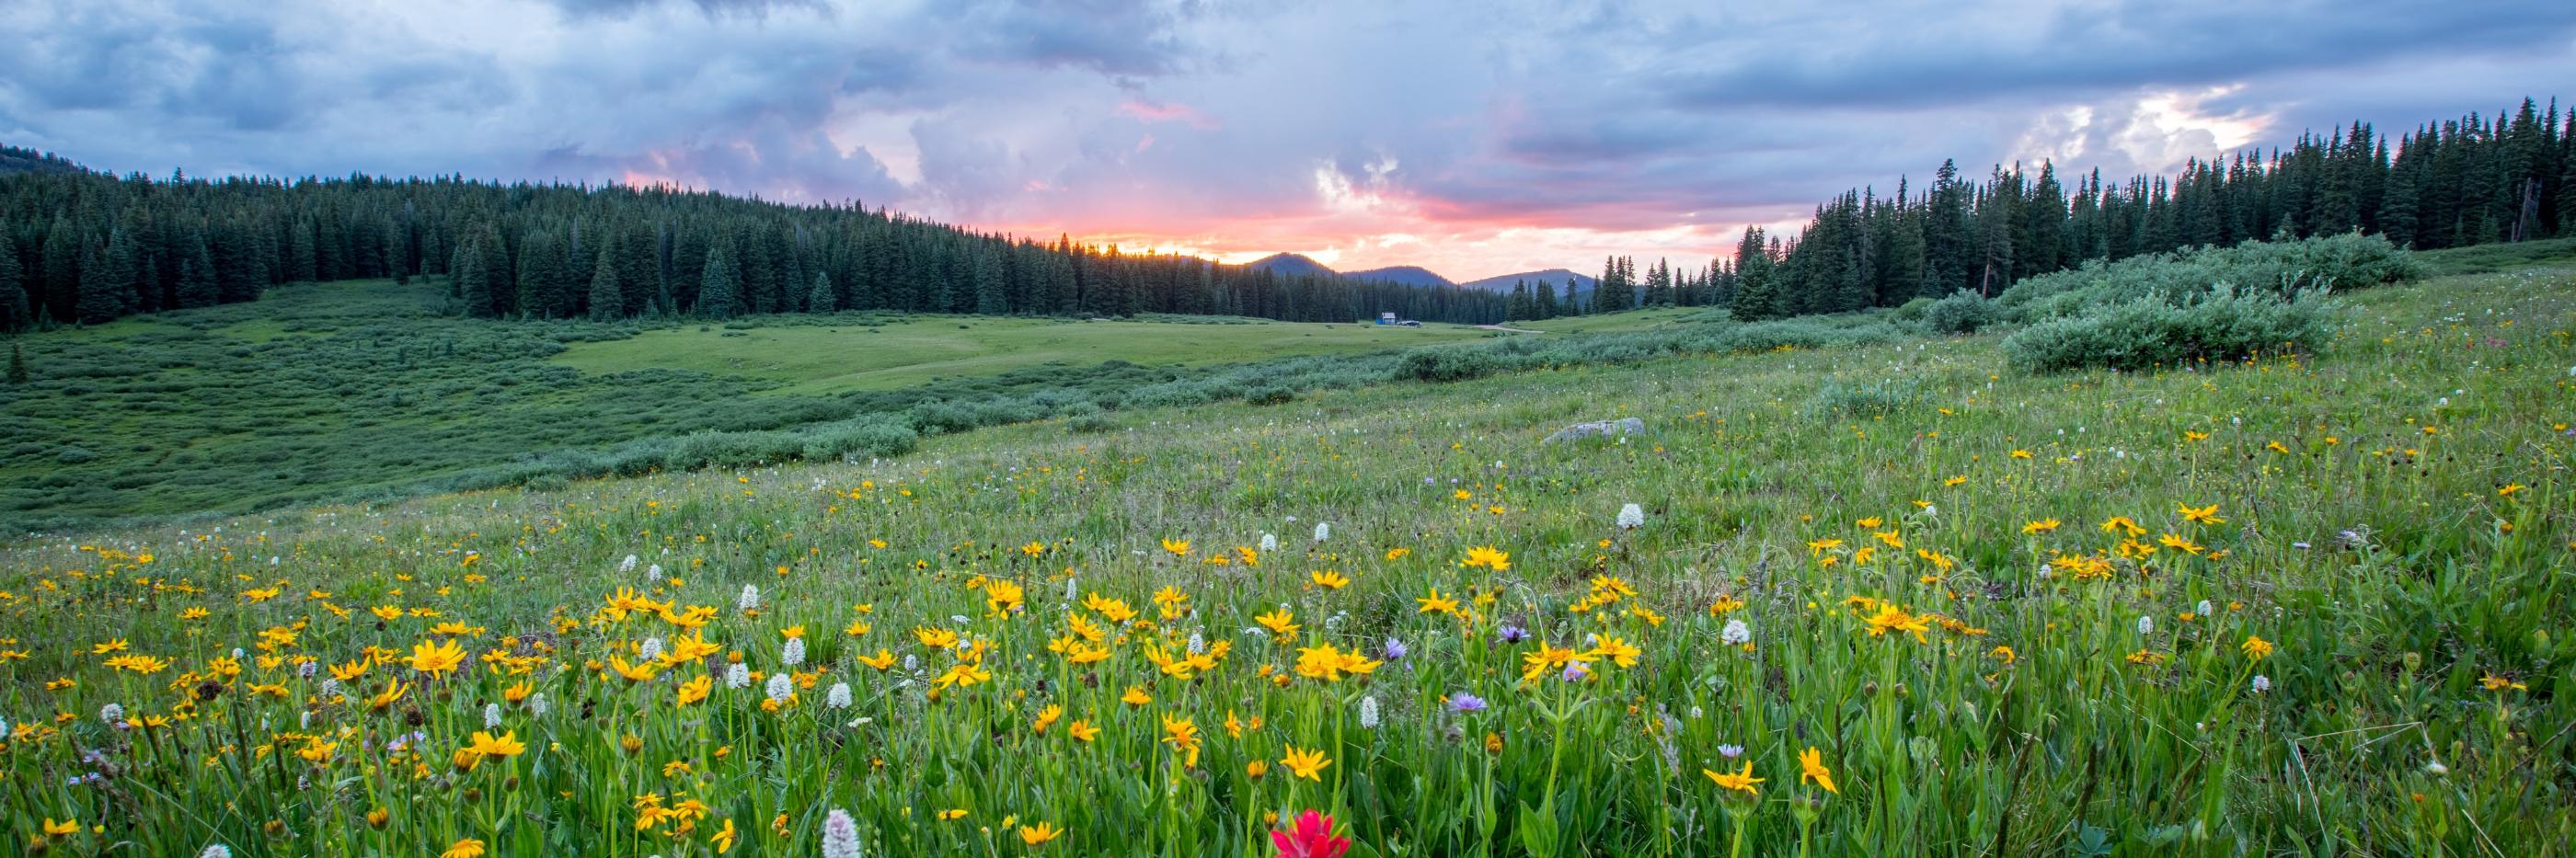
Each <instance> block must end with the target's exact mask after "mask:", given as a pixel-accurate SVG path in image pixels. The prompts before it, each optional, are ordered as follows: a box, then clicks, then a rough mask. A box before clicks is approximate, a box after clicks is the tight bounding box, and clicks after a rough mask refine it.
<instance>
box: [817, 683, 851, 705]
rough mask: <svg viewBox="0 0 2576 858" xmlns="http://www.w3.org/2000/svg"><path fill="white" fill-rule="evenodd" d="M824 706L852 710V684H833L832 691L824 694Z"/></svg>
mask: <svg viewBox="0 0 2576 858" xmlns="http://www.w3.org/2000/svg"><path fill="white" fill-rule="evenodd" d="M823 705H825V706H829V707H832V708H834V709H848V708H850V684H849V683H847V682H835V683H832V690H830V691H827V692H824V693H823Z"/></svg>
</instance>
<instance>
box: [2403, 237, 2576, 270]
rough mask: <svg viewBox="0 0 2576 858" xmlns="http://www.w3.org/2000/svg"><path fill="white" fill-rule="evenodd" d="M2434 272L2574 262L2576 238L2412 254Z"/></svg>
mask: <svg viewBox="0 0 2576 858" xmlns="http://www.w3.org/2000/svg"><path fill="white" fill-rule="evenodd" d="M2415 258H2416V259H2418V260H2421V261H2422V262H2423V263H2424V265H2425V267H2426V268H2427V269H2428V270H2430V271H2432V272H2433V273H2436V274H2492V273H2495V272H2498V271H2505V270H2509V269H2514V268H2529V267H2535V266H2567V265H2576V238H2555V239H2547V240H2542V241H2523V242H2515V243H2512V244H2481V245H2476V246H2473V247H2454V248H2450V249H2447V250H2433V251H2426V252H2422V253H2418V254H2415Z"/></svg>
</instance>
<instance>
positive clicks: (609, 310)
mask: <svg viewBox="0 0 2576 858" xmlns="http://www.w3.org/2000/svg"><path fill="white" fill-rule="evenodd" d="M625 314H626V290H625V289H622V288H619V286H618V279H617V253H616V251H615V249H614V248H613V247H603V248H600V250H599V264H598V265H594V266H591V274H590V318H591V320H592V321H598V322H606V321H611V320H615V319H618V318H620V317H623V316H624V315H625Z"/></svg>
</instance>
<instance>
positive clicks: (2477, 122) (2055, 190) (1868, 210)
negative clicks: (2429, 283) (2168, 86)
mask: <svg viewBox="0 0 2576 858" xmlns="http://www.w3.org/2000/svg"><path fill="white" fill-rule="evenodd" d="M2355 230H2358V231H2361V232H2364V233H2374V234H2379V235H2384V236H2386V237H2387V238H2388V239H2389V240H2390V241H2392V242H2395V243H2397V244H2400V245H2407V246H2412V247H2414V248H2416V249H2419V250H2436V249H2441V248H2446V247H2463V246H2468V245H2474V244H2485V243H2490V242H2499V241H2521V240H2525V239H2533V238H2548V237H2553V236H2563V235H2576V111H2569V112H2568V113H2565V114H2562V113H2561V112H2560V111H2559V108H2558V105H2557V102H2556V101H2555V100H2553V101H2551V103H2550V105H2549V107H2548V108H2547V110H2546V111H2543V110H2542V109H2541V108H2540V107H2539V105H2537V104H2536V103H2534V102H2532V101H2531V100H2529V99H2525V100H2524V101H2523V102H2522V106H2521V107H2520V109H2518V110H2514V111H2505V112H2500V113H2498V114H2496V115H2495V116H2493V117H2485V116H2480V115H2477V114H2470V115H2467V116H2463V117H2461V118H2459V119H2456V120H2450V121H2445V122H2441V123H2437V124H2426V125H2423V126H2420V127H2418V128H2416V129H2414V130H2413V131H2411V132H2408V133H2405V134H2403V135H2401V136H2399V137H2398V139H2397V140H2396V141H2394V142H2393V143H2392V142H2391V141H2390V140H2388V139H2387V138H2386V137H2384V136H2382V135H2380V134H2379V133H2378V132H2377V131H2376V130H2375V129H2373V128H2372V127H2371V126H2370V125H2369V124H2366V123H2361V122H2355V123H2353V124H2352V125H2351V126H2350V127H2349V128H2344V129H2338V130H2336V131H2334V132H2332V133H2330V134H2327V135H2324V136H2318V135H2315V134H2303V135H2301V136H2300V138H2299V139H2298V141H2297V142H2296V143H2294V144H2293V145H2291V146H2290V147H2289V148H2288V149H2286V150H2285V149H2280V148H2274V149H2273V150H2271V151H2270V152H2269V153H2264V152H2261V151H2244V152H2238V153H2236V154H2234V155H2232V156H2227V157H2222V158H2216V159H2211V160H2199V159H2194V160H2192V161H2191V162H2189V163H2188V164H2187V165H2186V166H2185V167H2184V168H2183V171H2182V173H2181V175H2178V176H2172V177H2165V176H2154V177H2149V176H2136V177H2132V178H2130V179H2128V180H2127V181H2126V182H2105V181H2104V180H2103V178H2102V175H2101V173H2100V171H2098V170H2097V171H2094V172H2093V173H2091V174H2088V175H2082V176H2077V177H2074V178H2073V180H2072V181H2071V183H2070V182H2069V181H2068V180H2065V179H2062V178H2061V177H2060V176H2059V175H2058V174H2057V171H2056V168H2055V166H2054V165H2051V164H2047V163H2042V164H2040V166H2039V170H2038V174H2037V175H2036V176H2034V175H2031V174H2030V173H2029V172H2028V171H2026V170H2025V169H2023V168H2022V167H2021V165H2018V164H2016V165H2014V166H2013V167H2011V168H2009V169H2006V168H2003V167H2000V166H1998V167H1996V168H1995V169H1994V170H1993V171H1992V172H1991V173H1990V174H1989V175H1988V176H1987V177H1986V178H1985V179H1984V180H1983V181H1976V182H1972V181H1968V180H1965V179H1963V178H1962V177H1961V176H1960V175H1959V170H1958V168H1957V166H1956V165H1955V164H1954V163H1946V162H1945V163H1943V164H1942V166H1941V169H1940V171H1939V172H1938V173H1935V174H1934V176H1933V182H1932V187H1930V188H1929V189H1926V190H1923V191H1921V192H1916V191H1914V190H1913V189H1911V188H1909V187H1908V185H1907V184H1906V183H1905V182H1903V181H1901V180H1900V181H1899V183H1898V184H1897V191H1896V194H1895V196H1893V197H1880V196H1877V195H1876V194H1875V193H1873V192H1871V191H1870V190H1867V189H1861V190H1854V191H1851V192H1847V193H1845V194H1843V195H1842V196H1841V197H1838V198H1836V199H1834V200H1833V201H1831V202H1828V203H1826V204H1824V205H1822V206H1819V207H1817V209H1816V213H1815V217H1814V219H1813V220H1811V221H1809V222H1808V224H1807V227H1806V229H1805V230H1804V231H1803V232H1801V233H1800V234H1799V235H1798V236H1797V237H1796V238H1795V239H1793V240H1789V241H1782V240H1781V239H1779V238H1777V237H1767V238H1766V237H1765V236H1764V235H1763V234H1762V233H1761V231H1759V230H1753V231H1750V232H1748V233H1747V234H1746V235H1745V236H1744V238H1743V241H1742V243H1741V244H1739V245H1738V246H1737V248H1736V251H1735V257H1734V259H1733V260H1731V264H1730V265H1725V266H1720V267H1713V268H1712V269H1711V270H1710V271H1708V272H1705V273H1703V274H1701V275H1699V276H1700V277H1702V278H1704V281H1705V282H1704V283H1702V284H1701V285H1700V286H1698V287H1696V288H1687V287H1686V288H1683V289H1681V290H1679V291H1676V292H1672V293H1669V294H1672V295H1674V296H1675V297H1677V298H1679V299H1681V300H1680V303H1692V302H1694V301H1705V302H1707V303H1723V304H1725V305H1727V306H1728V307H1730V308H1731V309H1732V310H1733V312H1734V314H1735V315H1736V316H1737V317H1739V318H1747V319H1762V318H1777V317H1781V316H1792V315H1799V314H1804V313H1831V312H1842V311H1848V310H1857V309H1862V308H1866V307H1879V306H1893V305H1897V304H1902V303H1905V302H1906V301H1909V300H1912V299H1914V298H1918V297H1932V298H1938V297H1942V296H1945V295H1949V294H1952V293H1954V292H1957V291H1960V290H1969V291H1973V292H1977V293H1980V294H1986V295H1992V294H1995V293H1997V292H2000V291H2001V290H2002V289H2003V288H2004V287H2006V286H2009V285H2011V284H2012V282H2013V281H2015V280H2019V279H2021V278H2024V277H2029V276H2033V275H2037V274H2046V273H2049V272H2052V271H2060V270H2064V269H2068V268H2072V267H2075V266H2076V265H2078V264H2081V263H2082V262H2084V261H2086V260H2095V259H2122V258H2126V257H2131V256H2137V255H2140V254H2147V253H2163V252H2171V251H2175V250H2180V249H2183V248H2187V247H2199V246H2209V245H2228V244H2234V243H2236V242H2240V241H2244V240H2247V239H2272V238H2283V237H2288V238H2305V237H2309V236H2316V235H2334V234H2340V233H2345V232H2352V231H2355ZM1604 279H1605V282H1606V280H1607V278H1606V277H1605V278H1604ZM1655 294H1656V292H1655V291H1654V287H1653V284H1652V283H1651V282H1650V283H1649V285H1648V288H1647V290H1646V291H1645V293H1644V295H1645V300H1646V301H1647V302H1648V303H1650V304H1651V303H1656V301H1655V298H1654V295H1655Z"/></svg>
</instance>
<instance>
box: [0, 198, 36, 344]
mask: <svg viewBox="0 0 2576 858" xmlns="http://www.w3.org/2000/svg"><path fill="white" fill-rule="evenodd" d="M15 244H16V242H14V241H12V240H11V239H10V238H9V225H8V224H5V223H0V331H23V330H26V329H28V328H30V327H33V326H34V325H35V323H36V312H35V305H34V302H33V301H30V300H29V299H28V298H27V278H26V273H25V272H24V271H22V270H21V267H20V266H19V264H18V249H17V248H16V247H15Z"/></svg>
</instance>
